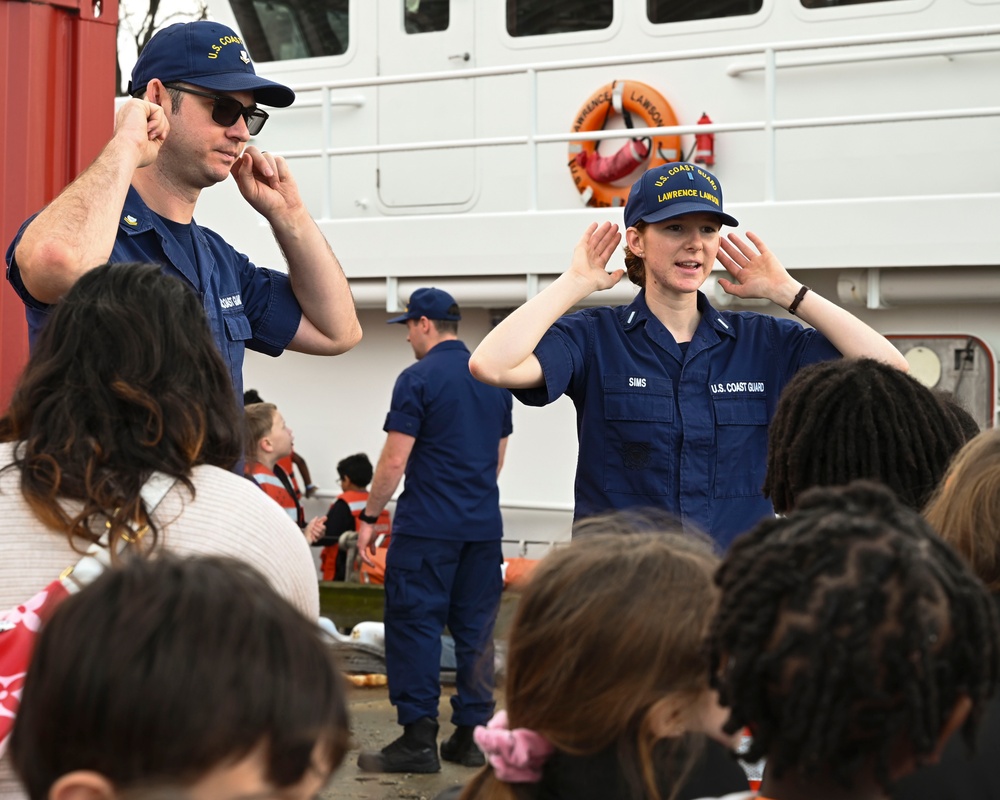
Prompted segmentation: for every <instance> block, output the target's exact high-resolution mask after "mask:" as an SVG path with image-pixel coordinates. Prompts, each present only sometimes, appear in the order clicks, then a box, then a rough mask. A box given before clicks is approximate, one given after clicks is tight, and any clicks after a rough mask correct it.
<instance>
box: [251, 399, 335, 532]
mask: <svg viewBox="0 0 1000 800" xmlns="http://www.w3.org/2000/svg"><path fill="white" fill-rule="evenodd" d="M243 422H244V433H245V439H244V440H245V441H246V465H245V466H244V472H243V474H244V475H245V476H246V477H247V478H249V479H250V480H252V481H254V482H255V483H256V484H257V485H258V486H260V488H261V489H263V490H264V492H265V493H266V494H267V496H268V497H270V498H271V499H272V500H274V501H275V502H276V503H277V504H278V505H280V506H281V507H282V508H283V509H285V511H286V513H287V514H288V516H290V517H291V518H292V520H293V521H294V522H295V523H296V524H297V525H298V526H299V527H300V528H302V531H303V533H304V534H305V536H306V539H308V540H309V541H310V542H314V541H315V540H316V539H318V538H319V537H320V536H321V535H322V532H323V526H324V525H325V524H326V517H314V518H313V519H311V520H310V521H309V522H308V524H307V523H306V520H305V515H304V514H303V513H302V507H301V506H300V505H299V501H298V499H297V498H296V497H295V495H294V494H293V493H292V492H291V491H290V490H289V488H288V487H287V486H286V485H285V483H284V482H283V481H282V480H281V479H280V478H279V476H278V475H277V474H275V470H274V466H275V464H276V463H277V462H278V460H279V459H281V458H284V457H285V456H287V455H289V454H290V453H291V452H292V442H293V440H294V436H293V434H292V429H291V428H289V427H288V425H287V424H285V419H284V417H282V416H281V414H280V413H279V412H278V408H277V406H275V405H274V404H273V403H251V404H250V405H248V406H245V407H244V409H243Z"/></svg>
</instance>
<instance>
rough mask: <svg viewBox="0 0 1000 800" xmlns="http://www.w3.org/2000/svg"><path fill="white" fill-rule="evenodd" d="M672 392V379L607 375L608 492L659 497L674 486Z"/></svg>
mask: <svg viewBox="0 0 1000 800" xmlns="http://www.w3.org/2000/svg"><path fill="white" fill-rule="evenodd" d="M673 422H674V393H673V387H672V386H671V384H670V382H669V381H665V380H658V379H655V378H635V377H628V376H620V375H608V376H607V377H606V379H605V384H604V465H603V466H604V489H605V491H608V492H622V493H625V494H640V495H647V496H649V495H652V496H660V495H665V494H668V493H669V491H670V487H671V485H672V475H673V471H674V469H673V465H674V457H673V453H672V450H673V448H672V447H671V441H672V436H673V433H672V428H673Z"/></svg>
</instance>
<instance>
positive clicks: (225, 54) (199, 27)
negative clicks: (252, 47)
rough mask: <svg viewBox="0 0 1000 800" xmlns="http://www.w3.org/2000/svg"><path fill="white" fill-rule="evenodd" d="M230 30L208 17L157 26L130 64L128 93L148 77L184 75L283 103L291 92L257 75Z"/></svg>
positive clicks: (172, 78)
mask: <svg viewBox="0 0 1000 800" xmlns="http://www.w3.org/2000/svg"><path fill="white" fill-rule="evenodd" d="M246 47H247V46H246V45H245V44H243V40H242V39H241V38H240V37H239V36H237V35H236V31H234V30H233V29H232V28H229V27H226V26H225V25H222V24H221V23H218V22H214V21H212V20H198V21H197V22H177V23H175V24H173V25H169V26H167V27H166V28H163V29H162V30H160V31H157V32H156V34H155V35H154V36H153V38H152V39H150V40H149V42H147V43H146V46H145V47H144V48H142V52H141V53H139V58H138V60H137V61H136V62H135V66H134V67H132V80H130V81H129V84H128V94H129V95H131V96H133V97H135V96H136V95H140V94H142V93H143V92H144V91H145V90H146V86H147V85H148V84H149V82H150V81H151V80H153V78H159V79H160V80H161V81H163V82H164V83H169V82H170V81H184V82H185V83H191V84H194V85H195V86H201V87H203V88H205V89H215V90H216V91H220V92H253V97H254V101H255V102H257V103H263V104H264V105H266V106H276V107H278V108H284V107H285V106H290V105H291V104H292V101H294V100H295V92H293V91H292V90H291V89H289V88H288V87H287V86H284V85H282V84H280V83H275V82H274V81H269V80H267V79H266V78H261V77H259V76H258V75H257V73H256V72H255V71H254V68H253V63H251V61H250V54H249V53H247V49H246Z"/></svg>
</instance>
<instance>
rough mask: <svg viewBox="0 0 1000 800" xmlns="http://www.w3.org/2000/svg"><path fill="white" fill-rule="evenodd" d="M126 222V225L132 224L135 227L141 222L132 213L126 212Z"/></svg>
mask: <svg viewBox="0 0 1000 800" xmlns="http://www.w3.org/2000/svg"><path fill="white" fill-rule="evenodd" d="M125 224H126V225H131V226H132V227H133V228H134V227H135V226H136V225H138V224H139V220H137V219H136V218H135V217H133V216H132V215H131V214H126V215H125Z"/></svg>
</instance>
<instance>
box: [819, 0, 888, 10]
mask: <svg viewBox="0 0 1000 800" xmlns="http://www.w3.org/2000/svg"><path fill="white" fill-rule="evenodd" d="M885 2H890V0H802V5H804V6H805V7H806V8H834V7H835V6H856V5H859V4H861V3H885Z"/></svg>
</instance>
